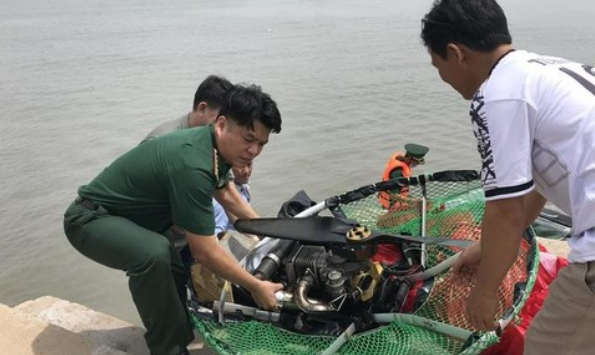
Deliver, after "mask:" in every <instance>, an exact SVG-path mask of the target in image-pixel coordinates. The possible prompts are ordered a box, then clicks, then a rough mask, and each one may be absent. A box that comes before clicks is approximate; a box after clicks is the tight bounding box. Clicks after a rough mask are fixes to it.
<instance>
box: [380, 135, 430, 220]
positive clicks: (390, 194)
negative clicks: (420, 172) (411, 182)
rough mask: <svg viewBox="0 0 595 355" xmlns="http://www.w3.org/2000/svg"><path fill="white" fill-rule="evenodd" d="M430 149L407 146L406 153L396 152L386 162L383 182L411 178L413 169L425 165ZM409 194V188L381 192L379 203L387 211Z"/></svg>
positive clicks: (411, 144)
mask: <svg viewBox="0 0 595 355" xmlns="http://www.w3.org/2000/svg"><path fill="white" fill-rule="evenodd" d="M429 150H430V149H429V148H428V147H426V146H424V145H421V144H415V143H408V144H405V153H404V154H403V153H402V152H399V151H397V152H395V153H394V154H393V155H392V156H391V157H390V159H388V161H387V162H386V166H385V167H384V172H383V173H382V181H388V180H394V179H398V178H408V177H411V175H412V173H413V168H415V167H416V166H418V165H423V164H425V160H424V157H425V155H426V154H427V153H428V151H429ZM408 193H409V188H408V187H406V186H403V187H401V188H399V189H396V190H393V191H381V192H380V193H379V194H378V202H380V204H381V205H382V207H384V208H385V209H393V208H394V207H395V204H396V203H397V201H402V200H403V198H406V197H407V195H408Z"/></svg>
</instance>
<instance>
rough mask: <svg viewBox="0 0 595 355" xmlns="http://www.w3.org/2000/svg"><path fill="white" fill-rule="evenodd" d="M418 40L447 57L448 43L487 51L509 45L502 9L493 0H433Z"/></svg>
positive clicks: (509, 40) (510, 38)
mask: <svg viewBox="0 0 595 355" xmlns="http://www.w3.org/2000/svg"><path fill="white" fill-rule="evenodd" d="M421 39H422V41H423V43H424V45H425V46H426V47H428V48H429V49H430V50H431V51H432V52H434V53H436V54H437V55H439V56H440V57H442V58H444V59H446V46H447V45H448V44H449V43H458V44H463V45H465V46H467V47H469V48H471V49H472V50H476V51H480V52H490V51H492V50H494V49H496V48H497V47H498V46H500V45H503V44H511V43H512V37H511V36H510V32H509V31H508V22H507V21H506V15H505V14H504V11H503V10H502V8H501V7H500V5H498V3H497V2H496V1H495V0H436V1H434V4H433V5H432V9H431V10H430V12H428V14H427V15H426V16H425V17H424V18H423V20H422V30H421Z"/></svg>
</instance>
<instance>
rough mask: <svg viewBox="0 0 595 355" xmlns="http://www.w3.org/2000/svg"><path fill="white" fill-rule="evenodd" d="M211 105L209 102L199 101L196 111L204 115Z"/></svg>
mask: <svg viewBox="0 0 595 355" xmlns="http://www.w3.org/2000/svg"><path fill="white" fill-rule="evenodd" d="M208 107H209V104H207V103H206V102H205V101H201V102H199V103H198V105H197V106H196V110H194V111H196V112H198V113H200V114H202V115H204V114H205V112H206V111H207V108H208Z"/></svg>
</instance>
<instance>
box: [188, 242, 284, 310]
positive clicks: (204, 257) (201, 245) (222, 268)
mask: <svg viewBox="0 0 595 355" xmlns="http://www.w3.org/2000/svg"><path fill="white" fill-rule="evenodd" d="M186 239H187V240H188V245H189V246H190V251H191V252H192V256H193V257H194V258H195V259H196V260H197V261H198V262H200V263H201V264H203V265H204V266H206V267H207V268H209V270H211V271H213V272H214V273H215V274H217V275H218V276H220V277H222V278H224V279H226V280H228V281H230V282H232V283H234V284H236V285H239V286H242V287H243V288H245V289H247V290H248V291H249V292H250V293H251V294H252V297H253V298H254V301H256V303H257V304H258V305H259V306H260V307H262V308H264V309H275V307H276V305H277V300H276V297H275V293H276V292H277V291H280V290H282V289H283V285H281V284H275V283H272V282H269V281H261V280H259V279H257V278H255V277H254V276H252V275H251V274H250V273H248V272H247V271H246V270H244V269H243V268H242V267H241V266H240V265H239V264H238V263H237V261H236V260H235V259H234V257H233V256H232V255H231V254H229V253H228V252H227V250H225V249H224V248H222V247H221V246H220V245H219V243H218V242H217V238H216V237H215V236H214V235H211V236H201V235H197V234H193V233H189V232H186Z"/></svg>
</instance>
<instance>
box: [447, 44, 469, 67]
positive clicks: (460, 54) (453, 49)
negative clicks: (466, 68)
mask: <svg viewBox="0 0 595 355" xmlns="http://www.w3.org/2000/svg"><path fill="white" fill-rule="evenodd" d="M446 55H447V58H448V57H451V58H452V59H453V60H454V61H455V63H457V64H462V63H463V62H465V60H466V59H467V58H466V57H467V51H466V48H465V47H463V46H460V45H458V44H455V43H449V44H447V45H446Z"/></svg>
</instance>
